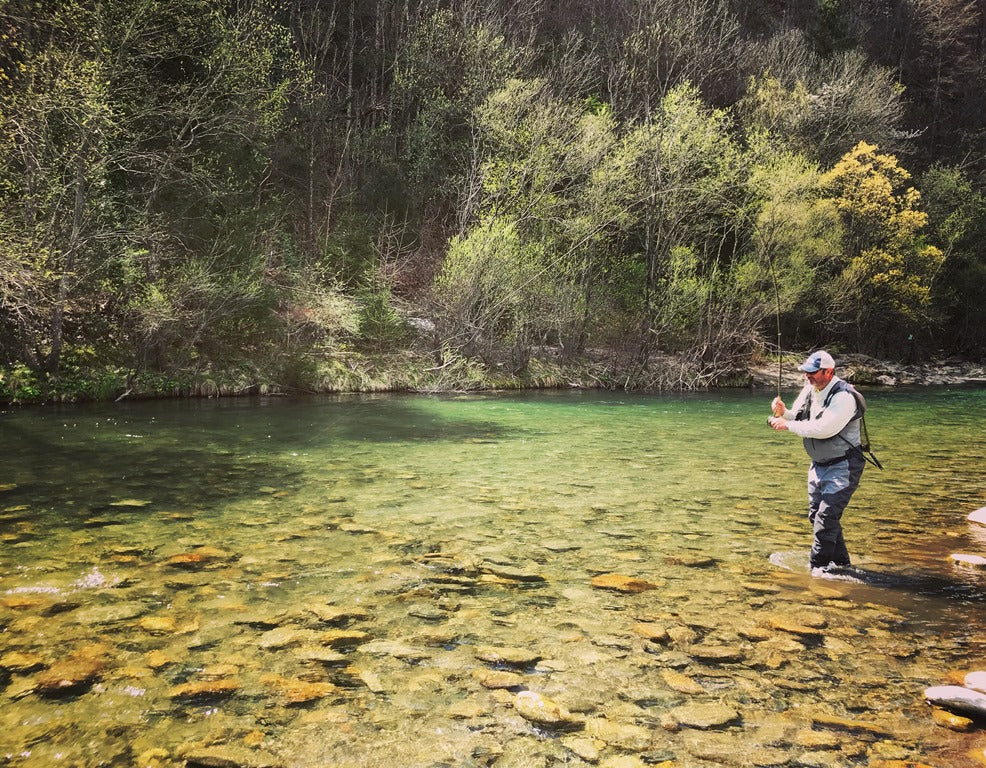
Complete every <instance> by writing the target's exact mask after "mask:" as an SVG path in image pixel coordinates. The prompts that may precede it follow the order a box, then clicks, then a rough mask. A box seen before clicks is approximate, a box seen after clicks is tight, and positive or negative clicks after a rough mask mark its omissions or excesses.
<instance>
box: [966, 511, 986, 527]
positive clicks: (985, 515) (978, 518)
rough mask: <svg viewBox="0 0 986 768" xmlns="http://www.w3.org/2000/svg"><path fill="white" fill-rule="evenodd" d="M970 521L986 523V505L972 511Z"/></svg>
mask: <svg viewBox="0 0 986 768" xmlns="http://www.w3.org/2000/svg"><path fill="white" fill-rule="evenodd" d="M968 520H969V522H970V523H979V525H986V507H980V508H979V509H977V510H976V511H975V512H973V513H971V514H970V515H969V517H968Z"/></svg>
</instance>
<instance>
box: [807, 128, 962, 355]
mask: <svg viewBox="0 0 986 768" xmlns="http://www.w3.org/2000/svg"><path fill="white" fill-rule="evenodd" d="M909 179H910V174H909V173H908V172H907V171H906V170H905V169H904V168H902V167H901V166H900V165H899V163H898V161H897V158H895V157H893V156H892V155H886V154H880V153H878V151H877V147H876V146H874V145H872V144H867V143H865V142H860V143H859V144H858V145H857V146H856V147H855V148H854V149H853V150H852V152H850V153H848V154H846V155H845V156H844V157H843V158H842V160H840V161H839V162H838V163H837V164H836V165H835V166H834V167H833V168H832V169H831V170H829V171H828V172H827V173H825V174H823V176H822V177H821V180H820V181H821V185H822V188H823V190H824V191H825V193H826V194H827V196H828V198H829V199H830V200H831V201H832V202H833V204H834V205H835V207H836V210H838V211H839V214H840V217H841V219H842V221H843V236H842V240H843V254H844V258H845V261H842V262H840V263H839V264H838V268H839V269H840V270H841V271H840V272H839V273H838V274H835V275H832V276H831V277H832V278H833V279H832V280H831V282H830V284H829V285H828V286H827V292H828V298H829V302H830V306H831V308H832V311H833V313H834V314H836V315H838V314H842V315H843V317H844V318H845V317H848V318H849V319H851V320H852V321H853V322H854V323H855V326H856V329H857V333H859V339H858V342H859V343H860V345H861V346H862V345H863V339H862V333H861V332H860V331H861V329H862V328H864V327H866V328H867V329H868V330H869V331H870V332H872V331H873V330H877V331H878V334H877V336H876V338H873V337H872V336H871V338H870V340H869V341H868V344H869V345H873V344H876V345H877V349H876V351H882V350H880V349H879V345H880V344H882V343H885V341H886V334H887V333H889V331H890V329H891V328H896V331H897V333H900V332H903V331H907V330H908V329H910V328H913V327H914V326H915V324H917V323H919V322H922V321H924V320H925V319H926V318H927V317H928V310H929V308H930V305H931V301H930V300H931V287H932V284H933V282H934V280H935V278H936V276H937V274H938V272H939V271H940V269H941V267H942V265H943V263H944V259H945V257H944V254H943V253H942V251H941V250H940V249H939V248H937V247H936V246H934V245H929V244H927V243H926V242H925V241H924V239H923V237H922V234H921V230H922V229H924V227H925V225H926V223H927V220H928V216H927V214H926V213H924V212H923V211H921V210H919V209H918V207H917V206H918V203H919V201H920V197H921V196H920V193H919V192H918V191H917V190H916V189H914V188H913V187H909V186H905V185H906V183H907V182H908V180H909Z"/></svg>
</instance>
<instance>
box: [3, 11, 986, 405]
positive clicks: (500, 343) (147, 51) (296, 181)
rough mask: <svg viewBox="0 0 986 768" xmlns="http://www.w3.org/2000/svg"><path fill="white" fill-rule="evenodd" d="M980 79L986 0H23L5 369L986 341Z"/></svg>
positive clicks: (159, 376)
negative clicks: (518, 0) (782, 0)
mask: <svg viewBox="0 0 986 768" xmlns="http://www.w3.org/2000/svg"><path fill="white" fill-rule="evenodd" d="M984 100H986V2H984V1H983V0H978V1H973V0H876V1H874V0H870V1H866V2H864V1H863V0H813V1H809V0H792V1H791V2H762V1H761V0H757V1H756V2H754V1H753V0H525V2H514V1H513V0H510V1H509V2H507V1H506V0H502V1H501V0H336V1H334V2H333V1H332V0H99V1H96V0H38V1H32V0H0V397H3V398H8V399H9V398H14V399H20V400H30V399H32V398H42V399H43V398H48V397H65V396H89V397H104V398H105V397H118V396H120V395H123V394H126V393H130V392H133V393H136V394H141V393H154V392H161V393H166V392H172V391H178V392H186V391H199V392H211V391H222V392H234V391H254V390H255V388H256V387H258V386H259V385H264V386H267V385H273V386H277V387H280V388H282V389H286V390H290V389H298V390H305V391H326V390H338V389H353V388H356V389H359V388H387V387H391V388H403V387H413V388H442V387H464V386H482V385H483V383H498V382H499V383H502V382H504V381H506V380H512V381H525V380H526V381H532V382H535V383H537V382H541V383H544V382H550V381H552V380H554V378H555V377H564V375H565V374H564V373H563V372H564V371H566V370H576V369H579V368H580V366H586V365H587V363H586V361H592V364H593V366H594V367H584V368H581V370H585V371H591V373H589V374H588V375H590V376H591V377H595V380H597V381H598V382H599V383H600V384H612V385H620V386H685V387H691V386H704V385H713V384H716V383H718V382H721V381H723V380H725V379H726V378H727V377H729V376H731V375H733V374H734V373H735V372H736V371H737V370H741V369H742V368H743V367H744V366H745V365H746V363H747V362H748V361H749V360H750V359H752V358H754V357H756V356H764V355H767V354H771V353H773V352H774V351H775V350H776V348H777V346H778V339H780V345H781V347H782V348H784V349H787V350H803V349H807V348H810V347H813V346H815V345H820V344H825V345H827V346H829V347H830V348H831V349H833V350H835V351H843V352H850V351H858V352H864V353H869V354H873V355H877V356H883V357H888V358H905V357H908V358H921V357H930V356H941V355H959V356H965V357H971V358H978V359H981V358H982V355H983V350H984V349H986V318H984V314H983V308H984V307H986V246H984V245H983V243H984V242H986V197H984V190H986V124H984V120H983V114H984V108H986V104H984ZM669 361H673V363H670V362H669ZM561 380H564V379H561Z"/></svg>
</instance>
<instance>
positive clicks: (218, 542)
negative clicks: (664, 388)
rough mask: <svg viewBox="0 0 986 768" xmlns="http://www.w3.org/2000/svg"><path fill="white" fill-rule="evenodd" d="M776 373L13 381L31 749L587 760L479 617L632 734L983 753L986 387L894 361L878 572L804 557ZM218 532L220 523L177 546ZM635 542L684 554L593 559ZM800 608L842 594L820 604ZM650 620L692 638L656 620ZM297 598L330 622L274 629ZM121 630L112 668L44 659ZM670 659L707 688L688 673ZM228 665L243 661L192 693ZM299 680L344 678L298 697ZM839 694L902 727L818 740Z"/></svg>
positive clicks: (613, 754) (697, 741)
mask: <svg viewBox="0 0 986 768" xmlns="http://www.w3.org/2000/svg"><path fill="white" fill-rule="evenodd" d="M772 394H773V393H759V394H750V393H746V392H740V393H737V392H726V393H716V394H699V395H681V396H673V395H663V396H645V395H618V394H602V393H567V392H559V393H544V394H521V395H517V394H510V395H475V396H473V395H469V396H448V397H424V396H378V397H341V398H333V399H328V398H327V399H312V400H282V399H270V400H262V401H257V400H226V401H177V402H153V403H121V404H117V405H100V406H79V407H64V408H48V409H11V410H7V411H5V412H3V413H2V414H0V455H2V456H3V464H2V470H0V488H2V489H3V490H0V537H2V549H0V626H2V627H3V628H4V631H3V632H2V633H0V667H3V666H4V662H3V658H7V659H8V661H7V663H6V668H7V671H6V672H5V673H2V676H0V683H2V684H4V685H5V686H6V689H5V691H4V692H2V693H0V764H3V765H11V766H32V768H33V767H34V766H48V765H72V766H98V765H112V766H118V765H119V766H132V765H138V764H140V765H156V766H162V768H167V767H170V766H179V765H184V764H185V759H186V757H188V755H190V754H191V755H193V756H194V754H196V753H195V750H196V749H198V750H201V749H204V748H211V749H224V750H227V752H229V754H227V758H228V759H234V758H235V759H236V760H238V761H239V763H238V764H240V765H249V764H250V763H249V762H248V760H254V761H255V763H256V764H258V765H259V764H263V760H273V761H275V762H271V763H270V764H277V765H285V766H305V767H308V766H313V767H314V766H364V765H365V766H439V765H442V766H444V765H448V766H471V765H477V766H479V765H497V766H501V768H502V767H503V766H526V765H530V766H542V765H545V766H547V765H587V764H589V762H587V760H588V757H587V756H586V755H583V757H579V756H578V750H573V748H572V746H571V742H570V741H569V740H570V739H571V738H573V737H577V736H578V731H576V732H575V734H574V735H573V734H571V733H567V734H562V733H559V732H555V731H552V730H551V729H541V728H535V727H534V726H532V725H531V724H530V723H528V722H527V721H525V720H523V719H521V718H520V717H519V716H518V715H517V714H516V712H515V711H514V709H513V708H512V706H511V701H512V697H513V696H514V694H515V693H516V689H514V690H510V691H504V690H489V689H487V688H485V687H483V686H482V685H481V684H480V683H479V682H478V681H477V678H476V674H478V673H481V672H482V671H483V670H484V669H486V668H488V666H489V665H488V664H486V663H484V662H483V661H481V660H479V659H477V658H476V653H475V651H476V648H477V646H483V645H492V646H507V647H523V648H528V649H534V650H535V651H537V653H538V655H540V656H542V657H543V659H544V661H543V662H541V663H540V664H538V665H536V666H531V667H529V668H527V669H524V670H521V673H522V674H523V675H524V676H525V678H524V680H525V683H524V685H525V687H527V688H528V689H530V690H534V691H537V692H539V693H541V694H543V695H545V696H548V697H550V698H551V699H553V700H554V701H556V702H559V703H561V704H562V705H564V706H566V707H568V708H569V709H572V710H575V711H577V712H578V713H580V714H582V715H584V716H585V717H587V718H590V719H598V718H606V720H607V721H608V722H611V723H616V724H619V725H621V726H631V725H632V726H636V727H638V728H642V729H644V730H645V731H646V732H648V733H649V734H650V739H651V741H650V743H649V744H647V745H646V746H645V745H642V744H640V743H638V741H639V740H638V741H633V740H628V737H625V736H624V737H623V738H621V739H613V738H610V739H608V740H607V739H601V740H600V739H596V741H595V742H593V743H594V744H595V748H596V749H597V750H598V751H599V759H600V760H601V761H603V763H605V761H606V760H613V759H617V758H623V759H628V760H629V759H637V760H640V761H644V763H658V762H660V761H661V760H664V759H670V760H672V761H674V764H675V765H683V766H689V765H695V766H704V765H715V764H723V762H724V761H726V762H728V761H727V759H726V757H723V755H726V756H728V759H729V760H731V761H732V763H733V764H737V765H745V764H749V765H754V764H765V765H802V764H806V765H807V764H816V763H817V764H824V765H834V766H838V765H866V764H867V761H869V760H870V759H872V758H874V757H897V758H898V759H904V758H908V759H917V758H919V757H920V758H923V759H925V760H927V761H929V762H934V760H935V759H936V758H937V759H939V760H940V761H945V760H947V761H948V762H942V763H941V764H943V765H955V766H961V765H964V764H965V763H963V762H962V761H963V760H965V759H966V758H965V757H964V752H965V751H966V750H967V749H968V748H969V745H970V743H971V741H970V740H971V739H974V736H969V735H965V734H959V733H955V732H953V731H950V730H947V729H943V728H941V727H938V726H935V725H933V724H932V722H931V717H930V710H929V708H928V707H927V706H926V705H925V704H924V702H923V699H922V695H921V693H922V690H923V689H924V688H925V687H927V686H929V685H938V684H942V683H944V682H946V677H947V676H948V674H949V673H950V672H954V671H955V670H962V671H968V670H969V669H977V668H978V669H986V572H981V571H980V572H977V571H969V570H965V569H962V568H959V567H956V566H954V565H953V564H952V563H951V562H950V560H949V555H950V554H951V553H953V552H966V553H973V554H982V555H986V529H984V532H980V531H978V530H977V529H975V528H974V527H972V526H970V525H969V524H968V523H967V522H966V516H967V515H968V514H969V513H970V512H971V511H973V510H974V509H977V508H978V507H982V506H984V505H986V479H984V478H986V475H984V471H983V460H984V457H986V429H984V423H986V389H983V388H954V389H928V390H915V391H892V392H883V391H873V392H870V393H868V399H869V402H870V411H869V414H868V417H867V422H868V425H869V429H870V433H871V437H872V438H873V440H874V445H875V449H876V453H877V455H878V456H879V457H880V459H881V460H882V461H883V463H884V465H885V470H884V471H883V472H878V471H876V470H874V469H872V468H868V469H867V471H866V473H865V474H864V478H863V482H862V485H861V487H860V490H859V491H858V492H857V494H856V497H855V498H854V500H853V504H852V505H851V507H850V509H849V511H848V512H847V514H846V517H845V519H844V523H845V526H846V538H847V541H848V543H849V548H850V552H851V553H852V554H853V555H854V557H855V559H856V562H857V564H859V565H861V566H862V567H863V568H865V569H867V570H868V571H871V572H873V573H874V574H879V584H878V585H872V584H871V585H857V584H843V583H836V582H825V583H819V582H818V580H812V579H810V578H809V577H808V575H807V574H806V573H804V572H803V569H802V566H803V564H804V563H805V562H806V559H807V549H808V546H809V544H810V530H809V528H808V525H807V522H806V520H805V519H804V518H805V512H804V507H805V501H804V493H805V490H804V485H805V480H804V475H805V469H806V458H805V456H804V454H803V451H802V450H801V447H800V444H799V441H798V440H797V439H796V438H794V437H793V436H792V435H790V434H786V433H774V432H772V431H771V430H770V429H769V428H768V427H767V426H766V417H767V415H768V403H769V400H770V398H771V396H772ZM788 397H789V398H790V397H793V393H791V394H789V395H788ZM977 534H978V535H977ZM200 547H211V548H214V549H215V550H219V551H220V552H219V553H218V554H215V553H214V554H213V555H212V556H211V557H208V558H206V559H204V560H203V561H202V562H200V563H197V564H193V565H196V567H189V564H188V563H183V562H179V561H176V560H175V559H173V558H175V556H182V555H188V554H189V553H194V552H196V551H200V552H202V551H203V550H198V548H200ZM775 553H779V554H777V555H775V557H774V560H773V562H772V561H771V555H772V554H775ZM708 558H711V559H712V562H711V563H710V562H705V560H707V559H708ZM179 560H180V558H179ZM782 566H786V567H782ZM607 572H618V573H621V574H626V575H629V576H633V577H636V578H640V579H645V580H648V581H650V582H652V583H653V584H656V585H658V586H659V588H658V589H655V590H650V591H647V592H644V593H641V594H622V593H617V592H612V591H607V590H600V589H594V588H593V587H592V586H591V584H590V581H591V579H592V578H593V577H594V576H597V575H599V574H601V573H607ZM313 607H315V608H319V607H320V608H321V609H325V608H326V607H332V608H333V609H338V610H339V611H341V612H347V611H348V612H349V614H350V615H349V617H348V619H347V618H346V617H345V616H342V615H341V614H340V617H338V618H331V617H330V618H326V616H325V615H324V610H323V615H321V617H319V615H318V611H317V610H316V611H315V612H313V610H312V609H313ZM778 614H780V615H784V616H788V617H792V616H802V615H803V614H804V615H809V616H811V617H812V618H813V619H814V620H815V621H816V623H817V621H819V620H820V621H823V622H824V625H825V626H824V628H823V631H820V632H819V633H818V634H817V635H813V636H811V637H808V638H805V637H793V638H792V636H791V635H789V634H787V633H784V632H779V631H778V630H777V629H776V628H775V627H773V626H772V625H771V622H770V617H772V616H776V615H778ZM819 617H821V618H820V619H819ZM154 620H158V621H159V623H157V624H155V623H154ZM640 621H650V622H656V623H659V624H661V625H662V626H664V627H667V628H669V629H670V630H672V632H671V635H672V639H671V640H668V641H665V642H663V643H655V642H651V641H647V640H645V639H643V638H641V637H640V636H639V635H638V634H636V633H635V632H634V629H633V627H634V625H635V624H636V623H638V622H640ZM160 622H164V623H160ZM340 628H345V629H348V630H353V631H357V630H358V631H361V632H365V633H366V636H365V637H364V638H363V639H361V640H360V639H357V640H353V641H352V642H350V643H349V644H345V645H337V648H338V650H339V651H340V652H341V653H342V654H343V656H344V657H345V658H344V659H341V660H336V661H334V662H325V661H322V662H319V661H313V660H312V654H311V653H306V651H305V649H309V650H310V648H311V647H312V646H313V645H315V646H318V645H320V644H322V643H323V642H327V641H324V633H325V632H328V631H331V630H338V629H340ZM277 629H281V630H298V631H299V632H306V633H308V634H305V635H303V636H302V635H299V638H293V639H291V641H290V642H286V643H285V645H283V646H280V645H277V646H276V647H273V646H271V643H270V638H271V636H270V635H266V634H265V633H269V632H271V631H272V630H277ZM320 633H323V634H320ZM792 641H793V642H795V644H796V645H797V646H798V647H794V646H792V645H791V642H792ZM94 643H97V644H99V645H97V646H96V650H95V651H90V653H96V654H97V655H99V657H100V669H99V671H98V673H97V674H95V675H94V676H93V677H92V679H90V680H87V681H86V682H85V683H84V684H80V685H79V686H76V687H75V688H73V689H71V690H70V691H68V692H67V693H66V694H65V695H52V694H44V693H43V692H41V691H40V690H38V688H37V686H35V685H34V681H36V680H37V679H38V676H42V675H43V674H44V669H45V667H48V668H50V666H51V665H52V664H54V663H55V662H56V661H58V660H59V659H64V658H65V657H67V656H70V655H71V654H72V652H73V651H78V650H79V649H80V648H85V647H91V646H92V644H94ZM696 646H698V647H706V646H716V647H718V646H729V647H731V648H738V649H739V650H740V652H741V653H742V655H743V658H742V660H740V661H735V660H734V661H729V662H723V663H719V662H714V661H709V660H708V659H707V658H704V657H703V656H702V654H701V653H696V652H694V648H695V647H696ZM14 652H16V653H20V654H33V655H35V656H38V657H40V659H41V660H40V661H39V662H37V663H36V664H35V665H34V666H33V667H31V668H21V667H18V666H17V665H16V664H14V663H13V662H11V660H10V659H11V657H10V656H9V655H8V654H10V653H14ZM154 652H158V654H159V656H158V657H155V656H154V655H153V653H154ZM219 665H222V666H221V667H220V666H219ZM667 670H675V671H677V672H680V673H682V674H686V675H688V676H690V677H691V678H693V679H694V680H695V681H697V682H698V683H699V684H700V686H701V687H702V689H703V692H702V693H698V694H682V693H680V692H678V691H675V690H673V688H671V687H669V685H668V683H667V679H666V677H665V676H663V675H662V673H663V672H666V671H667ZM271 675H276V676H277V679H278V680H280V681H281V683H278V682H277V681H275V680H274V679H273V678H271V677H270V676H271ZM216 677H219V678H222V679H226V680H233V681H235V689H234V690H232V692H231V691H230V690H227V691H225V692H224V695H222V696H215V697H213V698H207V699H195V698H193V699H191V700H189V699H186V698H182V697H180V696H176V695H175V689H176V687H177V686H179V685H181V684H183V683H186V682H194V681H201V680H208V679H214V678H216ZM284 680H293V681H303V682H308V683H326V682H327V683H332V684H333V685H334V686H335V688H333V689H332V692H331V693H328V694H324V692H323V694H322V695H321V697H320V698H315V697H314V696H313V697H312V698H311V700H309V701H304V702H299V701H297V700H294V699H292V697H291V696H290V695H286V694H285V687H284V684H283V681H284ZM696 702H697V703H713V702H714V703H725V704H726V705H728V706H730V707H732V708H733V709H734V710H735V711H736V712H737V713H738V715H739V717H738V718H737V719H736V720H734V721H733V722H732V723H730V724H728V725H726V726H724V727H722V728H717V729H715V730H697V729H695V728H694V727H688V726H687V725H686V726H685V727H683V728H681V729H680V730H674V729H673V725H674V722H673V721H674V718H673V717H672V716H671V714H670V713H672V712H674V711H675V708H676V707H680V706H682V705H684V704H690V703H696ZM815 715H832V716H839V717H843V718H852V719H859V720H865V721H867V722H875V723H879V724H881V725H882V726H883V727H884V728H885V729H886V730H887V733H888V734H890V735H873V734H872V733H869V732H867V733H863V734H862V735H861V734H860V733H859V732H847V731H840V730H833V731H831V734H834V735H832V736H831V738H830V739H829V741H827V742H826V741H825V740H824V739H821V741H823V742H825V743H824V744H823V745H822V746H819V744H816V743H814V742H815V741H819V739H815V740H814V741H813V737H812V738H808V737H806V736H805V735H804V734H805V733H819V732H825V733H826V734H829V733H830V732H829V731H828V730H827V726H824V725H820V724H819V722H818V721H817V720H813V717H814V716H815ZM679 719H680V718H679ZM582 738H585V736H582ZM230 750H232V752H230ZM236 750H239V752H236ZM715 750H720V752H716V751H715ZM233 752H235V754H233ZM240 752H242V753H243V754H242V755H241V754H240ZM230 755H232V757H230ZM819 755H820V756H821V757H818V756H819ZM806 756H807V757H806ZM812 756H815V757H812ZM816 758H817V759H816ZM822 758H824V760H822ZM4 760H6V762H4ZM141 760H142V762H141ZM771 760H772V761H773V762H771ZM819 760H822V762H819ZM153 761H157V762H156V763H155V762H153ZM256 761H260V762H256ZM758 761H759V762H758ZM812 761H814V762H812ZM644 763H642V764H644Z"/></svg>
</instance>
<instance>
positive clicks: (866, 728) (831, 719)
mask: <svg viewBox="0 0 986 768" xmlns="http://www.w3.org/2000/svg"><path fill="white" fill-rule="evenodd" d="M811 721H812V724H813V725H814V726H815V727H816V728H830V729H833V730H837V731H848V732H850V733H862V734H867V735H869V736H878V737H888V736H892V735H893V734H892V733H891V731H890V730H889V729H887V728H885V727H884V726H882V725H880V724H879V723H873V722H868V721H866V720H850V719H848V718H844V717H836V716H835V715H824V714H814V715H812V718H811Z"/></svg>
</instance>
